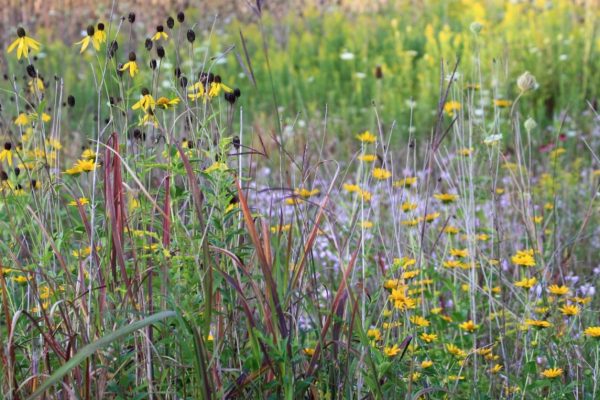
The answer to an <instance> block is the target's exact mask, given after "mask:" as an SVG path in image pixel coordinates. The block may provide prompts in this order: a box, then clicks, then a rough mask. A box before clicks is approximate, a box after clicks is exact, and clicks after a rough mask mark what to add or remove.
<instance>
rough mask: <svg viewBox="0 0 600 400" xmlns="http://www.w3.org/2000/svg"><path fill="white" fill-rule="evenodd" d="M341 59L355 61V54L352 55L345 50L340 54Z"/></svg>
mask: <svg viewBox="0 0 600 400" xmlns="http://www.w3.org/2000/svg"><path fill="white" fill-rule="evenodd" d="M340 58H341V59H342V60H344V61H350V60H354V53H350V52H349V51H347V50H344V51H343V52H342V54H340Z"/></svg>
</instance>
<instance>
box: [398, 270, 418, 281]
mask: <svg viewBox="0 0 600 400" xmlns="http://www.w3.org/2000/svg"><path fill="white" fill-rule="evenodd" d="M419 273H420V271H419V270H413V271H406V272H404V273H402V279H404V280H406V281H407V280H409V279H412V278H414V277H415V276H417V275H419Z"/></svg>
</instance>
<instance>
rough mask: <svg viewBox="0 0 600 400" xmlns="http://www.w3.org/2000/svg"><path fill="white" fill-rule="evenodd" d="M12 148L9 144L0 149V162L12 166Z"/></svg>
mask: <svg viewBox="0 0 600 400" xmlns="http://www.w3.org/2000/svg"><path fill="white" fill-rule="evenodd" d="M12 147H13V146H12V143H11V142H6V143H4V147H3V148H2V151H0V162H2V161H4V160H6V162H7V163H8V165H10V166H12V165H13V154H12Z"/></svg>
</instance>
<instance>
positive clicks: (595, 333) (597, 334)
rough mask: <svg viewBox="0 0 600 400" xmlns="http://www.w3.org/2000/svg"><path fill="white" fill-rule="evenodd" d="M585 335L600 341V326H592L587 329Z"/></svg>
mask: <svg viewBox="0 0 600 400" xmlns="http://www.w3.org/2000/svg"><path fill="white" fill-rule="evenodd" d="M583 334H584V335H585V336H588V337H591V338H596V339H598V338H600V326H590V327H589V328H585V330H584V331H583Z"/></svg>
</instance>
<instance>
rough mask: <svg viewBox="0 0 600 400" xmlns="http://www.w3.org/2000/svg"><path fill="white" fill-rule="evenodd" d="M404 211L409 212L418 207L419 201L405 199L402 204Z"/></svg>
mask: <svg viewBox="0 0 600 400" xmlns="http://www.w3.org/2000/svg"><path fill="white" fill-rule="evenodd" d="M400 208H401V209H402V211H403V212H409V211H412V210H414V209H416V208H417V203H411V202H410V201H405V202H404V203H402V205H401V206H400Z"/></svg>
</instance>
